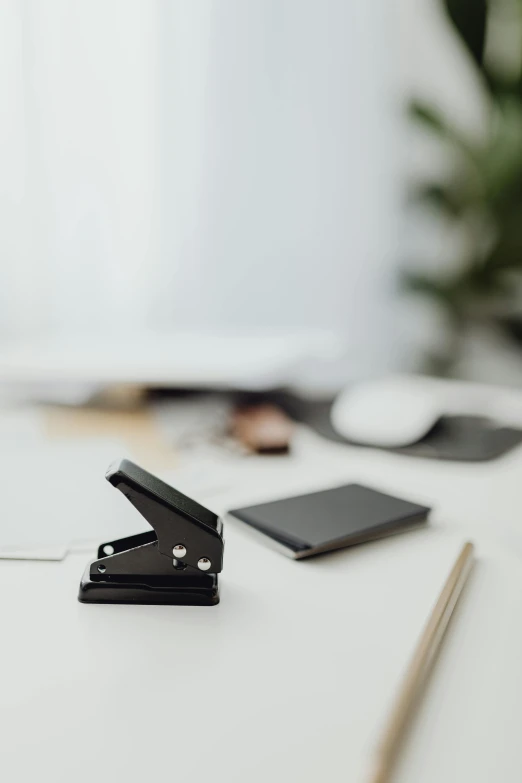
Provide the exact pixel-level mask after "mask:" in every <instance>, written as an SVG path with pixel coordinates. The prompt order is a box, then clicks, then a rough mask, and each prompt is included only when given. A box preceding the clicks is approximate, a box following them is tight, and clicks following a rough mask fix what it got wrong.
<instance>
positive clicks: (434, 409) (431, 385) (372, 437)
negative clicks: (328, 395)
mask: <svg viewBox="0 0 522 783" xmlns="http://www.w3.org/2000/svg"><path fill="white" fill-rule="evenodd" d="M450 396H453V395H449V394H448V384H447V382H445V381H439V380H438V379H434V378H424V377H422V376H415V375H395V376H388V377H385V378H381V379H378V380H374V381H367V382H364V383H359V384H356V385H355V386H353V387H351V388H348V389H346V390H345V391H343V392H341V393H340V394H339V396H338V397H337V399H336V400H335V402H334V404H333V407H332V411H331V421H332V424H333V426H334V428H335V429H336V430H337V432H338V433H339V434H340V435H343V436H344V437H345V438H347V439H348V440H351V441H354V442H356V443H364V444H367V445H370V446H380V447H383V448H399V447H401V446H409V445H411V444H412V443H416V442H417V441H418V440H420V439H421V438H423V437H424V436H425V435H427V433H428V432H429V431H430V430H431V429H432V427H433V426H434V424H435V423H436V422H437V420H438V419H439V418H440V417H441V416H442V415H443V414H444V413H447V412H449V411H448V409H450V408H452V409H454V408H455V401H454V399H452V400H450V399H449V397H450ZM451 403H453V404H451ZM452 412H454V410H453V411H452Z"/></svg>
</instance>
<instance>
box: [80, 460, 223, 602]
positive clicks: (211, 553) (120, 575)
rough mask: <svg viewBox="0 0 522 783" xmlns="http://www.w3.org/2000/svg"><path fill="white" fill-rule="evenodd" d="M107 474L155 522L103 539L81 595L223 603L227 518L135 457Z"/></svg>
mask: <svg viewBox="0 0 522 783" xmlns="http://www.w3.org/2000/svg"><path fill="white" fill-rule="evenodd" d="M106 478H107V480H108V481H109V482H110V483H111V484H112V485H113V487H115V488H116V489H118V490H120V492H122V494H123V495H125V497H126V498H127V499H128V500H129V501H130V503H131V504H132V505H133V506H134V508H135V509H137V511H139V513H140V514H141V515H142V516H143V517H144V518H145V519H146V521H147V522H148V523H149V525H150V528H149V530H148V531H146V532H143V533H138V534H135V535H132V536H126V537H125V538H120V539H118V540H116V541H110V542H107V543H102V544H100V546H99V548H98V559H96V560H93V561H92V562H91V563H90V564H89V565H88V567H87V569H86V571H85V574H84V576H83V579H82V582H81V584H80V592H79V595H78V598H79V600H80V601H81V602H82V603H103V604H114V603H119V604H125V603H130V604H181V605H187V606H214V605H215V604H217V603H219V589H218V574H219V573H220V571H221V569H222V565H223V535H222V532H223V522H222V521H221V519H220V518H219V517H218V516H217V515H216V514H214V513H213V512H212V511H210V510H209V509H208V508H204V506H201V505H200V504H199V503H197V502H196V501H194V500H192V499H191V498H188V497H186V496H185V495H182V493H181V492H178V491H177V490H176V489H174V488H173V487H171V486H169V485H168V484H165V483H164V482H163V481H160V479H158V478H156V476H153V475H151V474H150V473H147V471H145V470H143V469H142V468H140V467H138V465H135V464H134V463H133V462H130V461H129V460H122V461H121V462H120V463H119V464H116V465H114V466H111V468H109V470H108V472H107V474H106ZM176 553H179V555H180V556H179V557H176V556H175V555H176ZM181 553H183V554H181ZM202 553H203V554H202ZM203 555H204V556H203ZM109 557H110V560H109V559H108V558H109ZM202 566H203V567H202ZM205 569H206V570H205ZM106 571H108V572H109V573H107V574H106V576H102V574H105V572H106Z"/></svg>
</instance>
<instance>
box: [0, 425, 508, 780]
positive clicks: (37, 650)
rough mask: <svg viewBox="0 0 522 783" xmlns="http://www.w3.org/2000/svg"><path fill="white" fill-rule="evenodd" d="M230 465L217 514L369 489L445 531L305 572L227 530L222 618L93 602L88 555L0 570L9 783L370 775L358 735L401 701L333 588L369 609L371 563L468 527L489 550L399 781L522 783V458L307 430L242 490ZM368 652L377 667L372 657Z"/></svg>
mask: <svg viewBox="0 0 522 783" xmlns="http://www.w3.org/2000/svg"><path fill="white" fill-rule="evenodd" d="M118 456H119V455H118ZM230 467H231V465H230V464H227V462H226V460H225V461H224V463H216V464H215V465H214V466H212V460H210V459H209V461H208V462H207V463H205V464H202V468H201V470H202V471H203V472H204V473H205V472H208V474H209V478H208V486H207V491H206V492H204V491H202V493H201V494H200V497H199V498H198V499H200V500H201V501H202V502H206V503H208V505H211V503H212V505H213V506H214V507H215V508H216V509H217V510H220V508H219V507H220V506H222V507H225V506H235V505H238V504H241V503H243V502H249V501H256V500H258V499H262V498H265V497H268V496H270V495H276V494H280V495H281V494H285V492H287V491H288V492H291V491H293V490H297V491H299V490H302V489H305V488H308V489H315V488H318V487H321V486H327V485H335V484H336V483H341V482H344V481H363V482H366V483H369V484H371V485H374V486H376V487H378V488H382V489H383V490H384V491H390V492H392V493H395V494H398V495H403V496H405V497H408V498H411V499H412V500H419V501H422V502H427V503H431V504H433V506H434V507H435V509H436V510H435V513H434V514H433V517H432V519H433V523H432V528H431V530H430V531H429V532H428V531H427V532H426V533H425V534H424V533H411V534H406V535H405V536H397V537H395V538H394V539H389V540H388V541H387V542H376V543H374V544H370V545H366V546H363V547H358V548H356V549H354V550H352V552H351V553H350V552H349V551H348V550H346V551H344V552H341V553H337V554H334V555H330V556H326V557H323V558H318V559H316V560H314V561H310V563H309V564H305V563H295V562H293V561H290V560H287V559H285V558H283V557H282V556H281V555H278V554H276V553H275V552H272V551H271V550H269V549H266V548H264V547H262V546H260V545H259V544H258V543H255V542H254V541H253V540H252V539H251V538H250V537H249V536H248V535H247V534H246V533H245V532H244V531H242V530H241V529H239V528H236V527H235V526H233V525H228V526H227V529H226V548H225V570H224V572H223V575H222V600H221V603H220V604H219V606H217V607H213V608H200V607H147V606H86V605H81V604H79V603H78V602H77V600H76V595H77V588H78V583H79V580H80V577H81V574H82V572H83V569H84V566H85V565H86V561H87V560H88V555H70V556H69V557H68V558H67V559H66V560H65V561H64V562H62V563H45V562H44V563H35V562H14V561H3V562H0V596H1V597H0V618H1V625H0V634H1V645H0V664H1V665H0V770H1V776H2V779H3V780H5V781H6V782H7V781H9V783H18V782H19V781H20V782H22V781H24V783H26V781H30V780H44V781H47V780H49V781H53V782H56V783H61V782H62V781H63V782H64V783H65V781H67V783H70V782H71V781H79V782H80V783H83V782H84V781H85V783H87V781H89V783H92V781H94V780H96V781H103V780H114V781H118V783H120V782H121V783H123V782H126V781H129V782H130V783H134V782H136V783H138V781H144V780H146V781H155V780H162V779H164V778H165V777H166V778H167V779H172V780H176V779H180V780H181V779H183V780H189V779H190V778H191V777H193V778H202V779H206V780H213V781H216V783H225V782H226V783H236V781H245V783H246V782H247V781H253V782H254V783H257V782H258V781H259V782H260V781H261V780H263V781H266V780H267V779H270V780H273V781H294V780H296V781H303V783H308V782H310V783H311V781H314V783H316V782H317V781H322V780H346V781H349V783H359V781H360V783H364V777H363V775H362V768H361V766H360V764H359V760H360V759H361V758H362V756H363V755H364V754H363V752H362V747H361V745H362V744H368V748H369V747H370V746H371V745H372V744H373V742H374V740H375V736H371V737H370V736H369V735H368V732H367V731H366V728H364V730H363V729H361V726H362V727H365V726H366V724H367V722H368V716H369V715H370V714H372V715H373V712H372V710H375V709H376V708H378V706H379V704H380V703H381V702H382V701H386V699H387V698H388V697H389V696H390V694H389V693H387V692H386V693H385V692H383V689H384V690H385V688H386V685H385V678H384V677H383V676H381V674H380V670H379V668H378V667H377V668H375V662H376V661H378V660H379V659H382V660H386V656H387V648H386V641H385V640H383V626H382V625H381V624H380V623H376V624H371V623H369V625H370V627H368V637H367V638H366V639H365V640H363V641H361V639H356V640H354V639H352V638H350V629H349V628H346V627H345V626H344V625H343V615H342V601H341V602H339V600H338V598H337V599H335V600H329V596H331V595H332V589H334V588H335V585H336V584H340V582H339V581H338V580H339V579H340V578H341V577H342V579H343V580H344V579H346V591H347V596H349V600H352V601H353V596H354V593H356V592H357V569H358V568H362V566H363V565H364V563H368V562H369V558H375V562H377V561H378V560H379V558H380V561H381V562H382V563H384V562H392V560H390V558H388V557H387V555H388V554H389V553H390V552H392V551H393V547H398V546H400V547H401V548H404V547H411V548H412V557H414V553H415V551H419V547H420V548H422V549H423V551H424V550H426V551H427V547H429V546H430V542H434V541H435V540H436V539H437V537H438V536H444V535H446V534H450V535H451V534H454V535H455V536H457V537H462V539H464V538H465V537H469V538H472V539H473V540H474V541H475V542H476V544H477V549H478V561H477V564H476V567H475V570H474V572H473V574H472V577H471V580H470V583H469V585H468V587H467V589H466V592H465V594H464V595H463V600H462V604H461V605H460V607H459V610H458V617H457V618H456V622H454V623H453V624H452V626H451V627H450V632H449V636H448V638H447V642H446V644H445V646H444V649H443V652H442V655H441V657H440V659H439V661H438V662H437V665H436V670H435V672H434V676H433V678H432V680H431V683H430V685H429V688H428V691H427V693H426V697H425V699H424V701H423V703H422V705H421V709H420V711H419V714H418V716H417V719H416V722H415V725H414V728H413V731H412V733H411V735H410V739H409V742H408V744H407V747H406V748H405V752H404V753H403V756H402V760H401V763H400V766H399V768H398V770H397V775H396V781H397V783H420V781H422V783H441V782H442V781H444V783H467V782H468V781H469V783H491V781H493V780H502V781H513V782H515V781H520V780H522V750H521V747H522V746H521V742H520V732H521V730H522V665H521V661H522V449H519V450H518V451H516V452H513V453H512V454H511V455H508V456H506V457H504V458H503V459H501V460H498V461H496V462H492V463H486V464H478V465H471V464H468V465H462V464H455V463H449V462H446V463H444V462H433V461H429V460H421V459H417V460H415V459H412V458H408V457H401V456H395V455H389V454H384V453H380V452H377V451H371V450H360V449H355V448H345V447H343V446H338V445H335V444H330V443H326V442H324V441H322V440H320V439H319V438H317V437H316V436H315V435H313V434H312V433H309V432H307V431H306V430H303V431H302V432H301V433H300V435H299V438H298V442H297V446H296V450H295V454H294V456H293V457H291V458H288V459H285V458H274V459H272V458H263V459H258V458H249V459H245V460H242V461H241V462H239V461H237V462H236V463H234V480H233V482H232V483H231V482H230ZM104 469H105V466H101V468H100V480H103V472H104ZM167 478H168V477H167ZM171 480H172V481H174V477H171ZM227 482H228V483H227ZM181 488H182V489H183V488H184V487H181ZM209 488H210V489H209ZM211 507H212V506H211ZM11 511H13V510H11ZM132 512H133V509H131V507H130V506H129V514H131V513H132ZM2 513H3V514H5V513H10V510H9V509H5V508H3V509H2ZM45 513H46V510H45V509H42V517H43V518H44V516H45ZM47 513H49V512H47ZM422 536H425V538H422ZM336 580H337V581H336ZM344 584H345V583H344V582H343V585H344ZM352 586H353V589H351V588H352ZM409 592H411V585H409V584H408V585H404V595H405V596H406V595H408V593H409ZM383 595H384V597H383V604H382V606H383V624H386V629H387V630H388V631H389V630H390V629H391V628H392V627H393V624H390V622H389V619H390V618H389V611H390V607H389V606H387V605H386V598H385V594H383ZM434 598H435V596H434ZM374 605H375V606H377V605H378V604H377V603H376V602H374ZM387 613H388V614H387ZM387 618H388V619H387ZM419 619H420V618H419ZM414 631H415V636H417V630H416V629H414ZM418 632H420V628H419V629H418ZM365 646H366V650H367V652H368V667H370V666H371V667H372V668H371V670H370V669H369V668H368V667H366V668H365V665H364V663H363V664H362V665H361V660H363V659H362V658H361V656H363V655H364V650H365ZM253 651H254V652H253ZM297 651H299V653H300V654H296V653H297ZM352 651H353V656H354V657H353V660H352ZM372 656H373V657H372ZM395 663H397V665H399V664H400V666H402V665H403V662H402V661H398V662H395ZM404 663H406V661H404ZM394 665H395V664H394ZM382 710H383V715H382V718H384V717H385V716H384V712H385V705H384V704H383V707H382ZM365 721H366V723H365ZM374 728H375V735H377V733H378V731H377V727H374ZM361 732H362V734H363V735H364V736H363V735H362V734H361ZM367 750H368V749H367V748H365V749H364V752H365V753H366V752H367Z"/></svg>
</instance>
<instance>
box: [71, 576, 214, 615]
mask: <svg viewBox="0 0 522 783" xmlns="http://www.w3.org/2000/svg"><path fill="white" fill-rule="evenodd" d="M193 581H195V580H193V579H192V580H190V581H189V580H187V584H184V585H176V586H173V585H169V584H161V583H158V584H154V583H152V582H150V581H149V582H145V581H144V582H130V581H129V582H111V581H98V580H96V581H95V580H93V579H92V577H91V572H90V566H88V567H87V568H86V570H85V573H84V575H83V578H82V581H81V583H80V590H79V593H78V600H79V601H81V603H83V604H163V605H175V606H215V605H216V604H218V603H219V585H218V577H217V574H211V575H206V578H205V579H204V580H202V582H204V584H202V585H199V586H198V585H197V584H193Z"/></svg>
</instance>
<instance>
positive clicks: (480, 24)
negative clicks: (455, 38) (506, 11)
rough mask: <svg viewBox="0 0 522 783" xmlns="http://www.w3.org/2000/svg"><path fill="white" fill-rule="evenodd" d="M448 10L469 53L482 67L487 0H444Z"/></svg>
mask: <svg viewBox="0 0 522 783" xmlns="http://www.w3.org/2000/svg"><path fill="white" fill-rule="evenodd" d="M444 6H445V8H446V12H447V14H448V16H449V18H450V19H451V21H452V22H453V24H454V26H455V29H456V30H457V32H458V34H459V35H460V37H461V38H462V40H463V41H464V44H465V45H466V48H467V49H468V51H469V53H470V54H471V56H472V57H473V59H474V60H475V62H476V63H477V65H478V66H479V68H482V65H483V61H484V48H485V43H486V26H487V17H488V3H487V2H486V0H444Z"/></svg>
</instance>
